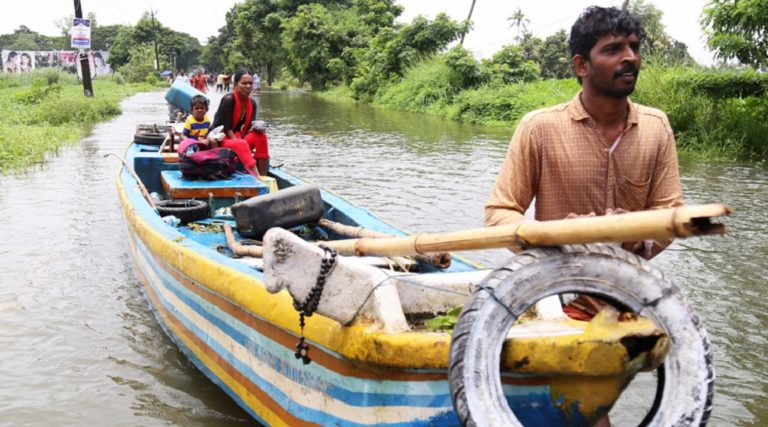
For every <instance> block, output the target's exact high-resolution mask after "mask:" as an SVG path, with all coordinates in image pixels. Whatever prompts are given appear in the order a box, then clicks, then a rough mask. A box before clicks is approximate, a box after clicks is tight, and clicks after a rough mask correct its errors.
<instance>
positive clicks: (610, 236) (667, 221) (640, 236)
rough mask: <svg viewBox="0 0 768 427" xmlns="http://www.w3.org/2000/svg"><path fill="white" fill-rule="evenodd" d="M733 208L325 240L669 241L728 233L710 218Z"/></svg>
mask: <svg viewBox="0 0 768 427" xmlns="http://www.w3.org/2000/svg"><path fill="white" fill-rule="evenodd" d="M730 213H731V208H730V207H728V206H726V205H722V204H709V205H692V206H681V207H677V208H669V209H658V210H650V211H641V212H630V213H625V214H619V215H607V216H597V217H581V218H575V219H562V220H558V221H543V222H538V221H524V222H521V223H517V224H510V225H500V226H496V227H486V228H476V229H470V230H462V231H454V232H447V233H433V234H419V235H414V236H405V237H391V238H360V239H349V240H336V241H331V242H324V243H325V244H326V245H328V246H330V247H332V248H334V249H336V250H337V251H338V252H339V253H352V254H355V255H358V256H409V255H418V254H425V253H430V252H446V251H462V250H475V249H495V248H512V247H529V246H556V245H565V244H578V243H596V242H633V241H640V240H647V239H656V240H669V239H674V238H676V237H691V236H701V235H713V234H721V235H722V234H725V231H726V230H725V225H723V224H715V223H712V222H710V220H711V218H713V217H718V216H723V215H728V214H730Z"/></svg>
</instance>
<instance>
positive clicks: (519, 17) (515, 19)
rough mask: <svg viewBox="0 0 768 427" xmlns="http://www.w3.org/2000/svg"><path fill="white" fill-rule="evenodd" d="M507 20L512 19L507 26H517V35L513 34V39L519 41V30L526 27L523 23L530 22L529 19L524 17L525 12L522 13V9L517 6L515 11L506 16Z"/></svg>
mask: <svg viewBox="0 0 768 427" xmlns="http://www.w3.org/2000/svg"><path fill="white" fill-rule="evenodd" d="M507 21H512V24H511V25H510V26H509V27H510V28H513V27H517V36H515V41H517V43H520V30H523V31H525V30H526V29H527V26H526V25H525V24H528V23H530V22H531V20H530V19H528V18H526V17H525V14H523V11H522V10H520V8H519V7H518V8H517V10H516V11H515V13H514V14H513V15H512V16H510V17H509V18H507Z"/></svg>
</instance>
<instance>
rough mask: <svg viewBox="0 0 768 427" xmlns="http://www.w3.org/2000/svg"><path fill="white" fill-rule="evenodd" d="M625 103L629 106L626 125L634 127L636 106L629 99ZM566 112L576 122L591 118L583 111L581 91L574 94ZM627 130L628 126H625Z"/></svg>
mask: <svg viewBox="0 0 768 427" xmlns="http://www.w3.org/2000/svg"><path fill="white" fill-rule="evenodd" d="M627 103H628V104H629V115H628V117H627V124H628V125H636V124H637V106H636V105H635V103H634V102H632V100H631V99H630V98H627ZM568 112H569V113H570V115H571V118H572V119H573V120H576V121H581V120H587V119H591V118H592V117H591V116H590V115H589V113H587V110H585V109H584V105H583V104H582V103H581V91H579V93H577V94H576V96H574V97H573V99H571V102H570V103H569V104H568ZM627 128H629V126H627Z"/></svg>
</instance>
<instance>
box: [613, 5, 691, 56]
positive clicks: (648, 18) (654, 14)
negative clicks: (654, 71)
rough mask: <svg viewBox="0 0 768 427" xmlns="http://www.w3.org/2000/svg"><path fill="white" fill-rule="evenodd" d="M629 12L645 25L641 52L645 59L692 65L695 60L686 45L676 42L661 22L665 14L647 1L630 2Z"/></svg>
mask: <svg viewBox="0 0 768 427" xmlns="http://www.w3.org/2000/svg"><path fill="white" fill-rule="evenodd" d="M627 11H628V12H629V13H630V14H632V15H633V16H635V17H636V18H637V19H638V20H640V22H641V23H642V24H643V29H644V30H645V39H644V40H643V42H642V44H641V46H640V51H641V52H642V54H643V55H644V56H645V59H647V60H649V61H653V62H660V63H661V64H666V65H692V64H693V63H694V61H693V58H692V57H691V55H690V54H689V53H688V47H687V46H686V45H685V43H682V42H680V41H678V40H675V39H674V38H673V37H671V36H670V35H669V34H667V31H666V29H665V28H664V24H663V23H662V22H661V18H662V16H664V12H662V11H661V10H659V9H658V8H657V7H656V6H654V5H652V4H650V3H647V2H646V1H645V0H632V1H629V2H628V5H627Z"/></svg>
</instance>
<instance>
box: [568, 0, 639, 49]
mask: <svg viewBox="0 0 768 427" xmlns="http://www.w3.org/2000/svg"><path fill="white" fill-rule="evenodd" d="M609 33H610V34H614V35H623V36H629V35H630V34H637V37H638V38H639V39H640V41H642V40H643V38H645V30H643V24H642V23H641V22H640V21H639V20H638V19H637V18H635V17H634V16H632V15H630V14H629V13H628V12H626V11H623V10H620V9H617V8H615V7H599V6H590V7H588V8H587V9H585V10H584V12H582V13H581V15H580V16H579V19H577V20H576V22H575V23H574V24H573V27H571V36H570V38H569V39H568V47H569V48H570V50H571V58H573V57H574V56H576V55H581V56H582V57H583V58H584V59H586V60H589V51H590V50H592V48H593V47H595V43H597V39H599V38H600V37H602V36H604V35H606V34H609Z"/></svg>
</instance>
